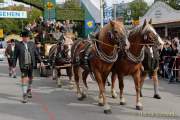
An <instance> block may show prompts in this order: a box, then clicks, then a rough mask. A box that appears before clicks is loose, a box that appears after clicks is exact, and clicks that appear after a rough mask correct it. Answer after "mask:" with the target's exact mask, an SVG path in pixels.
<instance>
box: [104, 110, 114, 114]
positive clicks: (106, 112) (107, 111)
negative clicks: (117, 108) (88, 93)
mask: <svg viewBox="0 0 180 120" xmlns="http://www.w3.org/2000/svg"><path fill="white" fill-rule="evenodd" d="M104 113H105V114H111V113H112V111H111V109H108V110H104Z"/></svg>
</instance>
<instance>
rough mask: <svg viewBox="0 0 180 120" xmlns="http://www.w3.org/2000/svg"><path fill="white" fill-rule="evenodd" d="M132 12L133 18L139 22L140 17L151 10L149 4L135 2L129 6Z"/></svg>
mask: <svg viewBox="0 0 180 120" xmlns="http://www.w3.org/2000/svg"><path fill="white" fill-rule="evenodd" d="M129 7H130V10H131V11H132V15H131V16H132V18H133V19H134V20H138V19H139V17H140V16H143V15H144V14H145V13H146V12H147V10H148V9H149V6H148V4H147V3H146V2H145V1H144V0H134V1H132V2H131V3H130V4H129Z"/></svg>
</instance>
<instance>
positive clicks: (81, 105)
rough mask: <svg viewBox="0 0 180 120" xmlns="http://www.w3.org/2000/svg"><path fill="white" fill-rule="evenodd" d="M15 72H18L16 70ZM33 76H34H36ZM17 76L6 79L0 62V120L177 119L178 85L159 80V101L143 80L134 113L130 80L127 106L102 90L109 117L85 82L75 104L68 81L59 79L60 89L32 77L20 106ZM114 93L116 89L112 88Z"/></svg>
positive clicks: (179, 106) (91, 83) (179, 117)
mask: <svg viewBox="0 0 180 120" xmlns="http://www.w3.org/2000/svg"><path fill="white" fill-rule="evenodd" d="M18 71H19V70H18ZM36 74H37V73H36ZM19 75H20V73H19V72H18V77H17V78H16V79H14V78H10V77H8V67H7V63H6V62H0V120H180V84H179V83H177V84H168V82H167V81H166V80H164V79H160V94H161V96H162V99H161V100H157V99H154V98H152V96H153V85H152V81H151V80H146V81H145V85H144V89H143V94H144V98H143V99H142V101H143V102H142V103H143V105H144V109H143V110H142V111H137V110H135V89H134V83H133V80H132V79H131V77H126V78H125V98H126V101H127V105H125V106H120V105H119V99H115V100H114V99H112V98H111V97H110V87H108V86H107V87H106V91H107V97H108V101H109V103H110V105H111V107H112V114H111V115H105V114H104V113H103V108H102V107H99V106H98V104H97V96H98V89H97V88H98V87H97V84H96V83H95V82H94V81H92V80H90V79H89V80H88V85H89V92H88V98H87V99H85V100H84V101H78V100H77V97H76V94H75V89H73V90H71V89H69V85H68V79H67V78H66V77H63V78H62V79H63V81H64V82H63V83H64V86H63V88H57V87H56V82H55V81H52V80H51V78H50V77H49V78H40V77H35V79H34V83H33V98H32V99H31V100H29V102H28V103H27V104H22V103H21V102H20V101H21V98H22V94H21V86H20V77H19ZM116 88H117V90H118V86H116Z"/></svg>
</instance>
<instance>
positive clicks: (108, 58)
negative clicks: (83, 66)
mask: <svg viewBox="0 0 180 120" xmlns="http://www.w3.org/2000/svg"><path fill="white" fill-rule="evenodd" d="M94 46H95V49H96V55H97V56H98V57H99V58H100V59H101V60H103V61H105V62H107V63H113V62H116V60H117V59H118V49H117V47H114V50H113V54H112V55H111V56H109V55H107V54H106V53H104V52H103V50H101V49H100V47H98V45H97V41H94Z"/></svg>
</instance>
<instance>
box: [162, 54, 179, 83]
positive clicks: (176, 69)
mask: <svg viewBox="0 0 180 120" xmlns="http://www.w3.org/2000/svg"><path fill="white" fill-rule="evenodd" d="M168 58H170V59H174V61H173V64H172V67H165V68H164V71H165V70H168V71H169V72H170V73H171V74H173V76H174V78H175V79H176V81H180V56H164V58H163V60H164V61H165V60H166V59H168ZM169 62H170V61H169ZM164 77H165V72H164Z"/></svg>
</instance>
